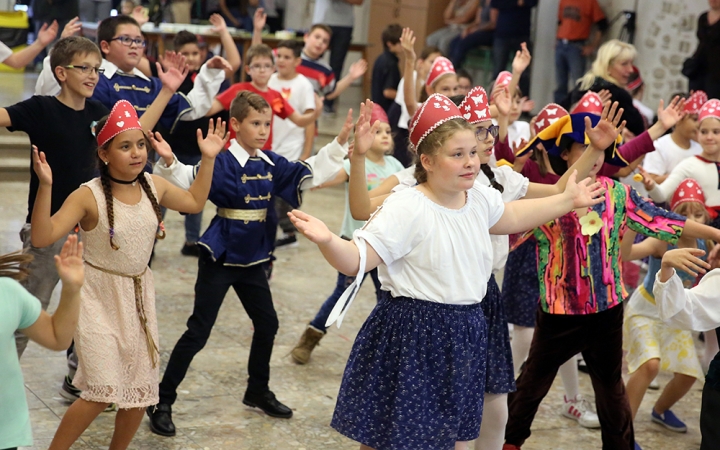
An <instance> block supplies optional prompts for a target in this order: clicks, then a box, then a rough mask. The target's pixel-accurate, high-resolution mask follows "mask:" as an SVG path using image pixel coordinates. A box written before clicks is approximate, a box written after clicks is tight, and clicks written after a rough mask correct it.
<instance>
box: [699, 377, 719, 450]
mask: <svg viewBox="0 0 720 450" xmlns="http://www.w3.org/2000/svg"><path fill="white" fill-rule="evenodd" d="M718 423H720V390H718V389H716V388H715V387H713V386H710V385H709V384H707V383H706V384H705V387H703V393H702V408H701V409H700V434H701V435H702V443H701V444H700V450H715V449H717V448H720V427H718Z"/></svg>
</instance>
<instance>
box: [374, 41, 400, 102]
mask: <svg viewBox="0 0 720 450" xmlns="http://www.w3.org/2000/svg"><path fill="white" fill-rule="evenodd" d="M399 83H400V69H398V57H397V56H395V55H394V54H393V53H392V52H390V51H388V50H385V51H384V52H383V53H382V54H381V55H380V56H378V58H377V59H376V60H375V65H374V66H373V72H372V86H371V92H370V96H371V99H372V101H373V102H375V103H377V104H378V105H380V106H382V107H383V109H384V110H385V112H387V111H388V109H390V105H392V104H393V102H394V100H393V99H391V98H386V97H385V96H384V95H383V91H384V90H385V89H397V87H398V84H399Z"/></svg>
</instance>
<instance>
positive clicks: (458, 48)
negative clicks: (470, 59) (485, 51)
mask: <svg viewBox="0 0 720 450" xmlns="http://www.w3.org/2000/svg"><path fill="white" fill-rule="evenodd" d="M494 35H495V32H494V31H493V30H489V31H476V32H474V33H470V34H468V35H467V36H465V37H464V38H463V37H460V36H457V37H455V39H453V40H452V41H451V42H450V53H449V54H448V57H449V58H450V61H452V63H453V66H455V68H456V69H459V68H460V67H462V63H463V62H464V61H465V56H466V55H467V54H468V52H469V51H470V50H472V49H474V48H477V47H483V46H490V45H492V44H493V36H494Z"/></svg>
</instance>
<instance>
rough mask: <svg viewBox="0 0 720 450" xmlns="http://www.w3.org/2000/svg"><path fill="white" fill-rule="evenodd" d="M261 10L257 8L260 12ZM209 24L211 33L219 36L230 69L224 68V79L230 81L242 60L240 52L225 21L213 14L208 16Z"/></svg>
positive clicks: (218, 15)
mask: <svg viewBox="0 0 720 450" xmlns="http://www.w3.org/2000/svg"><path fill="white" fill-rule="evenodd" d="M261 9H262V8H259V9H258V11H260V10H261ZM210 23H211V24H212V25H213V27H212V29H211V31H213V32H215V33H217V34H218V35H219V36H220V43H221V44H222V47H223V50H225V59H226V60H227V62H228V64H230V68H225V78H228V79H232V77H233V75H234V74H235V72H237V70H238V69H239V68H240V65H241V63H242V58H241V57H240V51H239V50H238V48H237V45H235V40H234V39H233V37H232V36H231V35H230V32H229V31H228V29H227V24H226V23H225V19H224V18H223V16H221V15H220V14H217V13H215V14H213V15H211V16H210Z"/></svg>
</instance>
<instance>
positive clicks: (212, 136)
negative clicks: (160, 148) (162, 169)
mask: <svg viewBox="0 0 720 450" xmlns="http://www.w3.org/2000/svg"><path fill="white" fill-rule="evenodd" d="M226 125H227V124H226V123H225V122H224V121H223V120H220V119H215V123H213V121H212V119H211V120H210V121H209V123H208V132H207V136H206V137H205V139H203V135H202V130H201V129H200V128H198V130H197V142H198V147H200V153H202V155H203V156H207V157H208V158H215V157H216V156H217V155H218V153H220V152H221V151H222V149H223V148H225V144H227V141H228V139H230V133H226V132H225V129H226ZM168 148H170V146H168ZM158 153H160V152H158Z"/></svg>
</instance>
